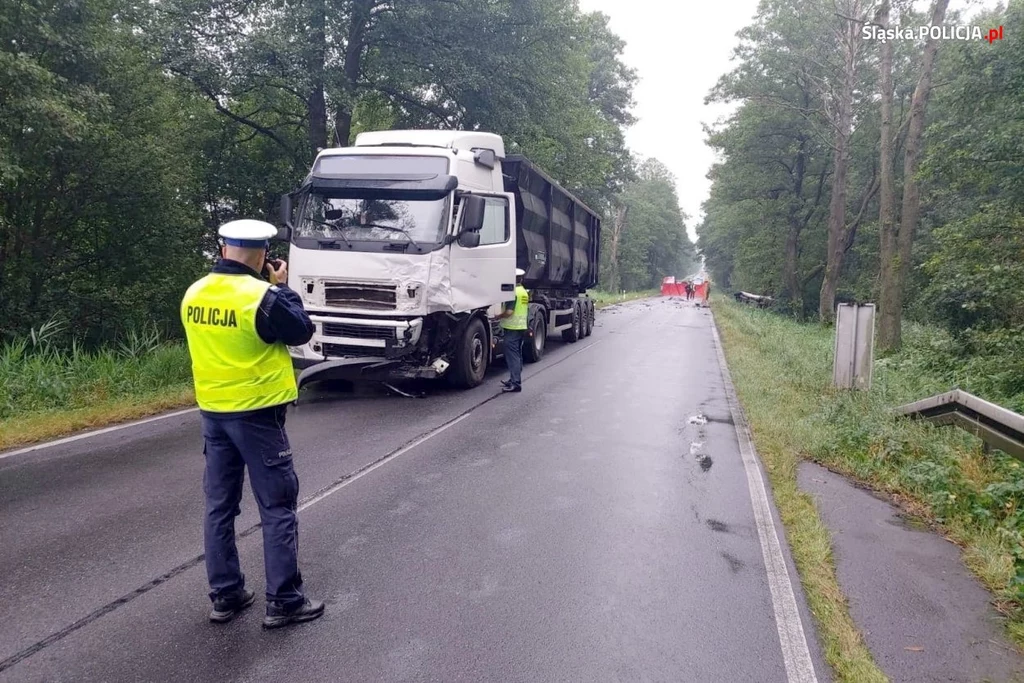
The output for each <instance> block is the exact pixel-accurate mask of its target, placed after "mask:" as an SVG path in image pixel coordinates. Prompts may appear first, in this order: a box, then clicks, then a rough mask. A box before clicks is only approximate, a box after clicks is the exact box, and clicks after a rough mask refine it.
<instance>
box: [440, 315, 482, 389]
mask: <svg viewBox="0 0 1024 683" xmlns="http://www.w3.org/2000/svg"><path fill="white" fill-rule="evenodd" d="M490 355H491V354H490V348H489V345H488V341H487V330H486V329H484V324H483V323H482V322H480V319H479V318H474V319H473V320H471V321H470V323H469V324H468V325H466V329H465V330H463V332H462V338H461V339H460V340H459V345H458V348H457V349H456V351H455V362H454V363H453V367H452V371H451V374H450V375H449V377H450V378H451V382H452V384H454V385H455V386H457V387H460V388H462V389H472V388H473V387H475V386H477V385H479V384H480V383H481V382H483V381H484V375H485V374H486V373H487V361H488V359H489V358H490Z"/></svg>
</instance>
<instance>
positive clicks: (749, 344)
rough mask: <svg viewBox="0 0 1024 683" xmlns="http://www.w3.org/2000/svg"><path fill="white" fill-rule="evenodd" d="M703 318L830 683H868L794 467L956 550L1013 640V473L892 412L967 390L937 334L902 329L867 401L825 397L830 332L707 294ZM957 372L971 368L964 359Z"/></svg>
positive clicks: (1020, 625) (1016, 476) (1018, 589)
mask: <svg viewBox="0 0 1024 683" xmlns="http://www.w3.org/2000/svg"><path fill="white" fill-rule="evenodd" d="M714 310H715V317H716V320H717V322H718V324H719V327H720V329H721V332H722V337H723V344H724V345H725V351H726V356H727V358H728V361H729V367H730V370H731V371H732V374H733V378H734V380H735V383H736V388H737V392H738V394H739V396H740V399H741V401H742V402H743V405H744V408H745V410H746V411H747V413H748V416H749V418H750V422H751V428H752V430H753V432H754V440H755V442H756V444H757V447H758V450H759V452H760V453H761V456H762V458H763V459H764V461H765V466H766V469H767V471H768V473H769V476H770V478H771V479H772V484H773V488H774V490H775V495H776V500H777V501H778V503H779V509H780V513H781V515H782V517H783V522H784V523H785V524H786V528H787V534H788V535H789V536H790V541H791V544H792V546H793V553H794V558H795V560H796V563H797V567H798V569H799V571H800V574H801V578H802V580H803V582H804V585H805V586H806V587H807V591H808V599H809V601H810V602H811V608H812V611H814V613H815V616H816V618H817V619H818V621H819V626H820V627H821V629H820V630H821V632H822V637H823V640H824V641H825V644H826V656H827V657H828V658H829V662H830V663H831V664H832V665H833V667H834V668H835V669H836V672H837V675H838V676H839V678H840V680H851V681H853V680H881V679H877V678H873V677H871V676H869V675H868V669H869V668H872V667H873V665H871V667H868V664H869V662H870V656H869V655H868V654H867V653H866V650H865V649H864V648H863V643H862V640H861V639H860V636H859V634H857V633H856V629H855V627H854V626H853V624H852V621H851V620H850V619H849V615H848V611H847V609H846V603H845V598H844V597H843V595H842V592H841V590H839V586H838V583H837V582H836V581H835V569H834V562H833V559H832V556H831V548H830V542H829V541H828V534H827V531H826V530H825V528H824V526H823V525H822V524H821V521H820V518H819V517H818V515H817V511H816V510H815V509H814V504H813V500H812V499H811V498H810V497H809V496H807V495H806V494H804V493H802V492H800V491H799V489H798V488H797V487H796V465H797V463H798V461H799V459H800V458H806V459H809V460H813V461H815V462H818V463H820V464H822V465H824V466H826V467H828V468H830V469H832V470H834V471H837V472H840V473H842V474H844V475H847V476H849V477H851V478H853V479H856V480H858V481H860V482H862V483H864V484H866V485H868V486H870V487H872V488H875V489H876V490H880V491H883V492H886V493H888V494H890V496H892V497H893V498H894V500H896V501H897V502H898V503H899V504H901V505H902V506H903V507H904V508H905V509H907V510H908V511H910V512H911V513H913V514H914V515H916V516H918V517H920V518H922V519H924V520H926V521H927V522H928V523H929V524H931V525H933V526H934V527H935V528H936V529H937V530H938V531H939V532H941V533H943V534H945V535H946V536H947V537H948V538H950V539H951V540H953V541H955V542H956V543H958V544H959V545H960V546H961V547H962V548H963V557H964V561H965V563H966V564H967V566H968V567H970V568H971V570H973V571H974V572H975V573H976V574H977V575H978V576H979V577H980V578H981V580H982V581H983V582H984V583H985V584H986V585H987V586H988V587H989V589H990V590H991V591H992V592H993V594H994V596H995V600H994V604H995V605H996V606H997V608H998V609H999V610H1000V611H1001V612H1002V613H1003V614H1004V615H1005V617H1006V625H1007V629H1008V631H1009V633H1010V635H1011V638H1012V639H1013V640H1014V641H1015V642H1016V643H1017V644H1018V645H1021V644H1024V611H1022V608H1021V605H1022V598H1024V546H1022V541H1024V472H1022V469H1024V468H1022V466H1021V464H1020V463H1018V462H1017V461H1016V460H1014V459H1013V458H1010V457H1009V456H1006V455H1004V454H1001V453H998V452H993V453H992V454H991V455H984V454H983V453H982V450H981V443H980V441H978V440H977V439H975V438H974V437H972V436H970V435H968V434H966V433H965V432H963V431H961V430H958V429H954V428H950V427H945V428H943V427H934V426H931V425H929V424H927V423H921V422H914V421H911V420H907V419H900V418H897V417H895V416H894V415H893V414H892V408H893V407H895V406H897V405H900V404H902V403H906V402H909V401H913V400H917V399H920V398H924V397H926V396H929V395H932V394H935V393H939V392H941V391H947V390H949V389H950V385H951V382H953V381H957V383H960V384H961V385H962V386H963V385H964V384H968V386H970V384H969V383H967V382H965V381H964V380H965V379H971V378H964V377H962V376H960V377H957V376H955V375H954V374H951V372H952V371H951V368H953V367H954V366H953V365H951V364H950V363H949V355H948V349H946V348H945V341H944V336H943V335H942V334H941V333H940V332H939V331H938V330H934V329H931V328H927V327H923V326H917V325H910V326H908V328H907V329H906V330H905V335H906V343H905V345H904V349H903V350H902V351H901V352H900V353H898V354H896V355H894V356H891V357H889V358H885V359H882V360H878V361H876V365H875V370H874V383H873V387H872V390H871V391H870V392H857V393H847V392H837V391H834V390H832V389H831V388H830V381H831V374H832V373H831V371H832V365H831V364H832V353H833V352H832V345H833V332H832V331H831V330H828V329H823V328H822V327H820V326H818V325H805V324H799V323H796V322H793V321H791V320H788V319H785V318H782V317H780V316H778V315H775V314H773V313H769V312H764V311H758V310H756V309H752V308H749V307H745V306H742V305H740V304H736V303H735V302H733V301H731V300H730V299H728V298H724V297H716V301H715V307H714ZM1018 362H1019V361H1018ZM967 363H968V364H969V366H973V367H980V365H979V364H980V360H979V359H977V358H974V359H969V360H968V361H967ZM956 367H957V368H962V367H964V366H963V365H962V364H961V365H958V366H956ZM956 372H960V370H956ZM981 375H982V373H976V376H975V377H974V379H973V380H972V381H973V382H974V385H975V386H974V387H973V390H975V391H977V390H978V387H979V386H982V387H983V386H985V385H984V377H982V376H981ZM968 386H965V387H964V388H968ZM984 397H985V398H988V399H989V400H993V401H996V402H999V399H1000V398H1004V400H1005V399H1006V397H1000V396H993V395H992V394H991V393H989V395H985V396H984ZM861 667H864V668H863V670H861ZM878 675H881V673H880V672H878Z"/></svg>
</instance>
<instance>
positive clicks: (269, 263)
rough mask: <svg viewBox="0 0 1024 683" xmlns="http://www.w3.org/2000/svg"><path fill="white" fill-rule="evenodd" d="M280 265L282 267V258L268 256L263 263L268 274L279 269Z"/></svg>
mask: <svg viewBox="0 0 1024 683" xmlns="http://www.w3.org/2000/svg"><path fill="white" fill-rule="evenodd" d="M280 267H281V259H276V258H268V259H267V260H266V261H264V263H263V269H264V270H265V271H266V272H267V274H268V275H269V274H270V273H271V271H274V270H277V269H278V268H280Z"/></svg>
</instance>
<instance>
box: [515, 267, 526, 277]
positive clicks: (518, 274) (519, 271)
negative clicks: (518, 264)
mask: <svg viewBox="0 0 1024 683" xmlns="http://www.w3.org/2000/svg"><path fill="white" fill-rule="evenodd" d="M524 275H526V271H525V270H523V269H522V268H516V277H523V276H524Z"/></svg>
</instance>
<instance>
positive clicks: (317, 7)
mask: <svg viewBox="0 0 1024 683" xmlns="http://www.w3.org/2000/svg"><path fill="white" fill-rule="evenodd" d="M326 24H327V4H326V0H316V1H315V2H313V3H311V6H310V17H309V49H310V54H309V58H308V61H307V68H308V69H309V84H310V89H309V96H308V97H307V99H306V109H307V111H308V113H309V147H310V153H311V154H312V155H313V157H316V155H317V152H319V151H320V150H321V149H323V148H324V147H326V146H327V96H326V93H325V90H324V75H325V74H324V71H325V69H326V65H327V28H326Z"/></svg>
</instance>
